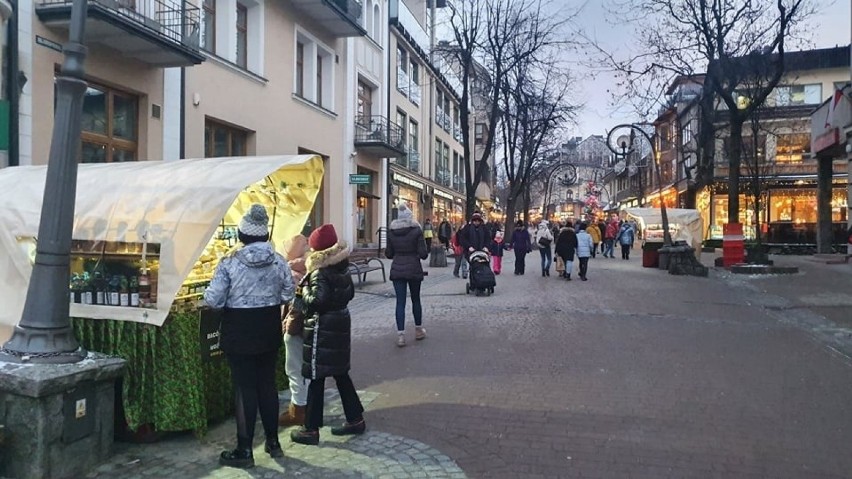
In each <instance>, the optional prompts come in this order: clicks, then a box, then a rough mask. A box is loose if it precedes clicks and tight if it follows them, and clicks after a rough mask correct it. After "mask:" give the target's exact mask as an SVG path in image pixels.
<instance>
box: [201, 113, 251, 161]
mask: <svg viewBox="0 0 852 479" xmlns="http://www.w3.org/2000/svg"><path fill="white" fill-rule="evenodd" d="M248 134H249V132H248V131H246V130H242V129H239V128H234V127H232V126H228V125H225V124H222V123H219V122H216V121H213V120H209V119H208V120H206V121H205V122H204V157H205V158H219V157H228V156H246V155H247V154H248V153H247V149H248V148H247V146H248Z"/></svg>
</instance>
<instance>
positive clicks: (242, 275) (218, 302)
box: [204, 242, 296, 309]
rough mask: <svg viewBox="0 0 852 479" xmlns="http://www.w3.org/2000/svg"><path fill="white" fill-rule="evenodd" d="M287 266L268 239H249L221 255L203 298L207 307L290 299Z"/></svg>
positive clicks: (257, 304)
mask: <svg viewBox="0 0 852 479" xmlns="http://www.w3.org/2000/svg"><path fill="white" fill-rule="evenodd" d="M295 291H296V287H295V285H294V283H293V276H292V273H291V272H290V266H289V265H288V264H287V260H285V259H284V257H283V256H281V255H280V254H278V253H276V252H275V250H274V249H272V244H271V243H269V242H259V243H252V244H249V245H248V246H245V247H243V248H242V249H240V250H238V251H237V252H236V253H234V254H233V255H231V256H228V257H225V258H222V260H221V261H220V262H219V266H217V267H216V273H215V274H214V275H213V280H212V281H211V282H210V286H208V287H207V289H206V290H205V291H204V301H205V302H206V303H207V304H208V305H209V306H210V307H211V308H216V309H219V308H234V309H240V308H262V307H265V306H278V305H281V304H285V303H288V302H290V301H291V300H292V299H293V296H294V293H295Z"/></svg>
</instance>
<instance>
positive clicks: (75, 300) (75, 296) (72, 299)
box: [68, 273, 82, 303]
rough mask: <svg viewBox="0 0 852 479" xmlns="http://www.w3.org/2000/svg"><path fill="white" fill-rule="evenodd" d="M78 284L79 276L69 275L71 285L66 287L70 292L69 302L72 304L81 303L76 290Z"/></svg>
mask: <svg viewBox="0 0 852 479" xmlns="http://www.w3.org/2000/svg"><path fill="white" fill-rule="evenodd" d="M79 284H80V276H79V275H78V274H77V273H74V274H73V275H71V284H69V285H68V286H69V291H70V292H71V297H70V302H72V303H79V302H81V301H82V298H81V297H80V290H79V289H78V288H79Z"/></svg>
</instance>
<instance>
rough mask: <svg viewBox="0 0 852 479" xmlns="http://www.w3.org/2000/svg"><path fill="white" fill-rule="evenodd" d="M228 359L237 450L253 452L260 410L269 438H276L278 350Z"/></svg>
mask: <svg viewBox="0 0 852 479" xmlns="http://www.w3.org/2000/svg"><path fill="white" fill-rule="evenodd" d="M300 357H301V356H300ZM227 358H228V364H229V365H230V367H231V380H232V381H233V383H234V391H235V399H234V405H235V415H236V420H237V448H239V449H251V447H252V440H253V439H254V425H255V423H256V422H257V410H258V409H260V420H261V422H262V423H263V432H264V433H265V434H266V437H267V438H277V437H278V389H277V388H276V386H275V365H276V363H277V361H278V351H277V350H274V351H269V352H267V353H261V354H228V355H227Z"/></svg>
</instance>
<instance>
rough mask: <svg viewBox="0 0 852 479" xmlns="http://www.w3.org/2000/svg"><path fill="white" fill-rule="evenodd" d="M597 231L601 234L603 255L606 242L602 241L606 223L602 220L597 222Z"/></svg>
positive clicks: (604, 236)
mask: <svg viewBox="0 0 852 479" xmlns="http://www.w3.org/2000/svg"><path fill="white" fill-rule="evenodd" d="M598 231H599V232H600V234H601V254H603V253H604V251H606V240H605V239H604V238H606V223H605V222H604V220H603V218H601V219H599V220H598Z"/></svg>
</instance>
